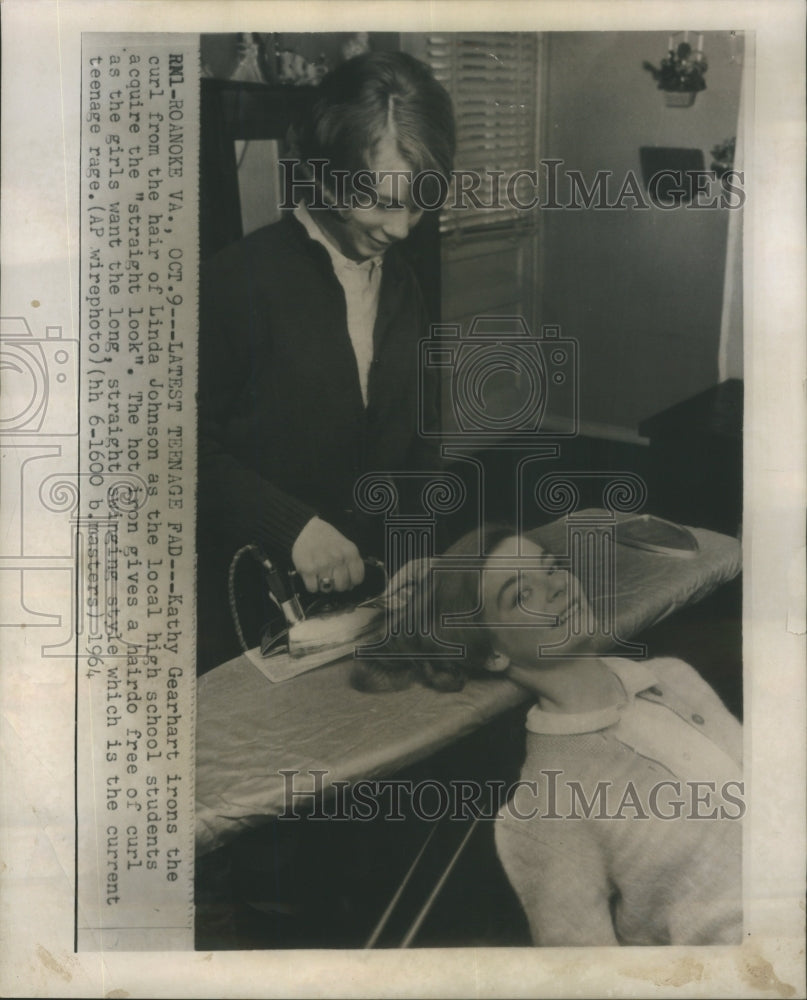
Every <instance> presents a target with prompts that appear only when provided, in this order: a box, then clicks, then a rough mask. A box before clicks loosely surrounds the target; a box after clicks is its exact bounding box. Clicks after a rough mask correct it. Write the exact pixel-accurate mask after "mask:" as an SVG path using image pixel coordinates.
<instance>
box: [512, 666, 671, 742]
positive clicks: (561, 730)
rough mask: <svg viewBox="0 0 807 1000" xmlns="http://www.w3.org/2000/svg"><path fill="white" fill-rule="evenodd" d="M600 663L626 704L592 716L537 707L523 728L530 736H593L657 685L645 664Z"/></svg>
mask: <svg viewBox="0 0 807 1000" xmlns="http://www.w3.org/2000/svg"><path fill="white" fill-rule="evenodd" d="M603 662H604V663H605V664H606V666H607V667H608V669H609V670H610V671H611V673H612V674H614V675H615V676H616V677H617V678H618V680H619V681H620V683H621V684H622V687H623V688H624V689H625V694H626V696H627V701H622V702H617V703H615V704H613V705H606V706H605V708H597V709H594V710H593V711H591V712H545V711H543V709H541V708H539V707H538V705H533V707H532V708H531V709H530V710H529V712H528V713H527V721H526V726H527V729H528V730H529V732H531V733H543V734H552V735H556V736H557V735H567V736H571V735H576V734H580V733H596V732H599V731H600V730H601V729H607V728H608V727H609V726H613V725H614V724H615V723H617V722H619V716H620V713H621V712H622V710H623V709H624V708H625V707H626V705H627V704H628V702H630V701H632V700H633V699H634V698H635V697H636V695H637V694H638V693H639V692H640V691H646V690H647V689H648V688H650V687H653V686H654V685H655V684H656V683H657V678H656V675H655V674H654V673H653V671H652V670H651V669H650V668H649V667H648V666H647V664H645V663H639V662H637V661H635V660H623V659H620V658H619V657H615V656H610V657H604V658H603Z"/></svg>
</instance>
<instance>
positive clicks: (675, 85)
mask: <svg viewBox="0 0 807 1000" xmlns="http://www.w3.org/2000/svg"><path fill="white" fill-rule="evenodd" d="M688 35H689V32H686V33H685V35H684V41H683V42H679V43H678V45H677V46H675V47H674V46H673V36H672V35H671V36H670V48H669V52H668V53H667V56H666V57H665V58H664V59H662V61H661V65H660V66H653V64H652V63H649V62H644V63H643V64H642V65H643V66H644V68H645V69H646V70H647V71H648V73H650V74H652V76H653V79H654V80H655V81H656V84H657V86H658V89H659V90H662V91H664V103H665V104H666V106H667V107H668V108H691V107H692V105H693V104H694V103H695V98H696V96H697V95H698V92H699V91H701V90H705V89H706V81H705V80H704V78H703V75H704V73H705V72H706V70H707V68H708V66H707V63H706V57H705V56H704V54H703V49H702V46H703V35H698V47H697V49H696V50H695V51H693V49H692V46H691V45H690V44H689V42H688V41H687V40H686V39H687V37H688Z"/></svg>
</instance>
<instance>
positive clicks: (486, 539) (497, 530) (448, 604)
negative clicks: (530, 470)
mask: <svg viewBox="0 0 807 1000" xmlns="http://www.w3.org/2000/svg"><path fill="white" fill-rule="evenodd" d="M515 534H516V532H515V531H514V530H513V528H511V527H509V526H507V525H500V524H490V525H484V526H483V527H482V528H474V529H473V530H472V531H469V532H468V533H467V534H465V535H463V536H462V538H460V539H459V540H458V541H457V542H455V543H454V544H453V545H452V546H450V547H449V548H448V549H447V550H446V553H445V555H446V556H459V557H467V559H468V568H467V569H465V568H463V569H456V568H451V569H440V568H439V558H438V560H437V561H436V564H435V567H436V568H435V571H434V572H427V573H425V574H421V575H420V576H419V578H418V579H417V580H416V582H415V583H414V584H413V588H412V591H411V592H410V596H409V600H414V601H417V602H421V601H422V602H424V603H422V604H421V603H419V604H418V606H420V607H423V606H426V607H430V608H431V609H432V610H433V618H434V621H432V622H431V632H432V634H433V635H434V636H435V637H436V638H437V639H439V640H440V641H441V642H444V643H450V644H452V645H462V646H463V647H464V654H463V655H462V656H459V657H457V658H456V659H443V658H440V659H430V658H429V655H428V654H429V651H430V650H431V649H433V643H430V642H429V637H428V636H424V635H419V634H418V635H405V634H401V633H397V634H396V633H395V632H393V633H392V635H391V636H390V640H389V642H388V645H387V650H388V652H389V653H390V654H394V658H393V657H392V656H390V657H389V658H378V659H375V660H357V661H356V664H355V666H354V668H353V672H352V675H351V684H352V685H353V686H354V687H355V688H357V689H358V690H360V691H400V690H403V689H404V688H407V687H409V686H410V685H411V684H412V682H413V681H415V680H417V681H420V683H422V684H425V685H426V686H427V687H432V688H435V689H437V690H438V691H459V690H461V688H462V687H463V686H464V684H465V681H466V680H467V679H468V678H469V677H481V676H484V675H485V673H486V671H485V669H484V664H485V660H486V659H487V657H488V656H489V655H490V653H491V652H492V646H491V642H490V632H489V630H488V629H486V628H479V627H470V628H466V627H463V625H461V624H459V625H444V624H443V622H442V618H443V616H444V615H451V614H468V613H471V612H474V611H476V610H477V609H478V608H479V607H480V603H481V573H480V570H481V568H482V566H483V564H484V562H485V559H486V557H487V556H488V555H490V553H491V552H493V550H494V549H496V548H497V547H498V546H499V545H501V543H502V542H503V541H504V540H505V539H507V538H512V537H513V535H515ZM406 654H408V655H406Z"/></svg>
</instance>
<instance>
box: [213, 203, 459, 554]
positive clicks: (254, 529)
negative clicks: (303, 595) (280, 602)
mask: <svg viewBox="0 0 807 1000" xmlns="http://www.w3.org/2000/svg"><path fill="white" fill-rule="evenodd" d="M200 320H201V330H200V342H199V522H200V532H204V534H205V535H208V533H211V532H212V533H214V534H216V535H220V536H223V537H224V538H226V539H227V540H228V541H229V542H230V543H231V544H232V546H233V548H234V547H236V546H238V545H241V544H244V543H245V542H250V541H255V542H259V543H261V544H262V545H264V546H266V547H267V548H268V549H270V550H272V551H275V552H281V553H283V552H285V553H288V552H290V550H291V547H292V544H293V543H294V540H295V539H296V537H297V535H298V534H299V533H300V531H301V530H302V528H303V527H304V525H305V524H306V522H307V521H308V520H309V519H310V518H311V517H312V516H313V515H314V514H319V515H320V516H321V517H323V518H324V519H325V520H327V521H330V522H331V523H333V524H334V525H336V526H337V527H338V528H339V529H340V530H342V531H344V532H345V533H346V534H347V535H348V536H349V537H352V538H353V540H354V541H356V542H357V543H358V544H360V547H361V542H362V534H363V531H364V528H365V527H366V526H363V524H362V521H363V519H362V518H361V517H359V516H357V515H356V514H355V513H354V501H353V488H354V484H355V482H356V480H357V479H358V478H359V477H360V476H361V475H362V474H363V473H365V472H368V471H375V470H379V471H394V470H411V469H420V468H422V469H425V470H429V469H432V468H435V466H436V465H437V464H438V463H437V458H436V448H435V447H434V446H433V445H430V444H427V443H426V442H425V441H424V440H423V439H422V438H420V437H419V435H418V419H419V418H418V401H417V393H418V389H417V387H418V365H419V346H418V341H419V340H420V339H421V338H423V337H426V336H428V319H427V316H426V311H425V307H424V305H423V300H422V297H421V294H420V290H419V287H418V285H417V282H416V280H415V278H414V275H413V274H412V272H411V270H410V268H409V266H408V264H407V263H406V262H405V261H404V260H403V258H402V257H401V256H400V255H399V253H398V252H397V250H396V248H392V249H390V250H388V251H387V253H386V255H385V257H384V266H383V273H382V283H381V292H380V301H379V309H378V317H377V320H376V324H375V330H374V334H373V343H374V360H373V363H372V367H371V369H370V376H369V386H368V404H367V408H366V409H365V407H364V405H363V402H362V397H361V389H360V387H359V378H358V370H357V366H356V360H355V356H354V353H353V347H352V345H351V342H350V337H349V334H348V329H347V316H346V307H345V297H344V292H343V290H342V286H341V285H340V284H339V281H338V280H337V278H336V276H335V274H334V272H333V267H332V265H331V262H330V259H329V257H328V254H327V252H326V251H325V249H324V247H322V246H320V245H319V244H318V243H316V242H315V241H313V240H311V238H310V237H309V236H308V234H307V233H306V232H305V230H304V229H303V227H302V226H301V225H300V223H299V222H297V220H296V219H294V218H292V217H288V218H286V219H284V220H282V221H281V222H278V223H276V224H275V225H272V226H267V227H265V228H263V229H260V230H258V231H257V232H255V233H253V234H251V235H250V236H248V237H246V238H245V239H243V240H241V241H239V242H238V243H235V244H233V245H231V246H229V247H227V248H226V249H225V250H224V251H222V252H221V253H219V254H218V255H216V257H214V258H213V259H212V260H211V261H210V262H209V263H208V264H207V265H206V266H205V267H204V268H203V270H202V273H201V280H200ZM423 409H424V411H425V421H426V422H427V424H428V425H429V427H430V429H433V428H434V427H436V426H437V423H438V419H439V415H438V390H437V384H436V380H433V379H431V377H429V381H428V387H427V399H426V401H425V405H424V408H423ZM375 520H377V518H376V519H375ZM372 534H374V535H375V534H376V532H372ZM363 554H364V555H369V554H372V553H368V552H365V553H363ZM379 554H380V553H379Z"/></svg>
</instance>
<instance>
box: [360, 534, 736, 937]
mask: <svg viewBox="0 0 807 1000" xmlns="http://www.w3.org/2000/svg"><path fill="white" fill-rule="evenodd" d="M481 535H482V537H480V532H478V531H475V532H473V533H471V534H469V535H467V536H465V537H464V538H463V539H462V540H460V542H458V543H457V544H456V545H455V546H453V547H452V549H451V550H450V551H449V553H447V555H451V556H467V557H468V558H469V565H470V566H472V567H473V568H470V569H456V568H446V569H439V560H438V561H437V563H436V567H437V568H435V570H434V572H432V573H428V572H423V571H422V567H421V572H420V573H419V574H415V576H414V577H413V579H412V580H411V581H410V584H409V586H408V588H407V597H408V601H410V602H411V601H413V600H414V601H416V602H417V601H418V600H419V599H423V598H424V596H427V597H428V598H431V599H433V604H432V607H433V609H434V615H433V617H434V621H435V624H434V625H433V632H434V633H435V634H436V635H437V636H438V637H439V638H440V639H441V640H442V641H445V642H451V643H461V644H462V645H463V646H464V647H465V654H464V656H463V657H462V658H461V659H459V660H453V661H446V660H433V661H429V660H428V659H425V658H422V655H423V649H424V648H425V643H426V640H425V639H423V638H420V639H418V638H415V637H410V638H409V639H408V640H401V641H402V643H408V644H409V646H408V649H409V651H411V653H412V654H413V659H412V660H411V661H404V663H403V665H402V661H401V660H399V659H395V660H387V661H382V662H377V663H375V664H363V663H361V661H359V664H358V665H357V668H356V673H355V675H354V683H355V684H356V686H357V687H360V688H362V689H364V690H390V689H396V688H400V687H403V686H406V685H407V684H408V683H410V682H411V680H412V678H413V677H418V678H419V679H420V680H421V682H423V683H425V684H427V685H430V686H432V687H436V688H438V689H442V690H457V689H459V688H461V687H462V685H463V683H464V680H465V678H466V676H467V677H471V676H479V675H480V674H485V673H490V674H495V675H498V676H499V677H507V678H509V679H510V680H512V681H515V682H516V683H517V684H519V685H521V686H522V687H524V688H525V689H527V690H528V691H529V692H530V694H531V695H532V697H533V698H534V704H533V706H532V707H531V708H530V709H529V712H528V714H527V720H526V728H527V753H526V758H525V760H524V764H523V767H522V770H521V778H522V783H521V784H520V785H519V786H518V790H517V792H516V793H515V795H514V796H513V798H512V799H511V800H510V801H509V802H508V803H507V804H506V805H505V806H504V807H503V808H502V809H501V810H500V812H499V817H498V818H497V821H496V823H497V826H496V838H495V839H496V848H497V852H498V855H499V858H500V860H501V863H502V865H503V866H504V869H505V871H506V873H507V876H508V878H509V880H510V882H511V884H512V886H513V888H514V890H515V891H516V893H517V895H518V897H519V898H520V900H521V904H522V906H523V908H524V910H525V912H526V915H527V918H528V920H529V924H530V929H531V933H532V937H533V941H534V943H535V944H536V945H556V946H564V945H607V944H620V945H662V944H703V945H707V944H734V943H738V942H739V941H740V938H741V932H742V911H741V882H740V868H741V855H740V849H741V824H740V822H738V820H739V819H740V818H741V817H742V815H743V813H744V811H745V807H744V804H743V800H742V791H743V789H742V784H741V743H742V731H741V726H740V724H739V722H738V721H737V720H736V719H735V718H734V717H733V716H732V715H731V714H730V713H729V712H728V710H727V709H726V708H725V707H724V705H723V704H722V702H721V701H720V699H719V698H718V696H717V695H716V694H715V692H714V691H713V690H712V689H711V687H710V686H709V685H708V684H707V683H706V682H705V681H704V680H703V679H702V678H701V677H700V675H699V674H698V673H697V672H696V671H695V670H693V668H692V667H690V666H688V665H687V664H686V663H683V662H682V661H680V660H676V659H668V658H663V659H655V660H652V659H651V660H648V661H645V662H637V661H631V660H624V659H617V658H609V657H595V656H590V655H589V656H584V655H580V656H577V657H572V658H564V659H554V660H553V659H549V658H547V656H546V653H545V651H544V653H542V654H541V655H539V651H538V647H539V645H541V646H545V645H546V644H547V643H551V642H553V641H558V639H562V638H563V637H564V636H565V635H566V632H567V628H568V624H567V623H574V622H581V621H582V622H585V621H586V620H587V616H588V615H589V614H590V613H591V612H590V608H589V606H588V604H587V602H586V599H585V596H584V595H583V593H582V590H581V588H580V584H579V582H578V581H577V579H576V578H574V577H573V576H572V575H571V574H570V573H569V572H568V571H566V570H561V569H559V568H557V567H556V566H553V565H551V563H549V562H548V561H547V560H548V557H546V554H545V553H544V551H543V549H542V548H541V547H540V546H539V545H538V544H537V543H536V542H535V541H533V540H531V539H530V538H529V537H527V536H522V537H515V536H514V535H513V533H512V531H511V530H509V529H504V528H498V527H496V528H490V527H489V528H486V529H484V531H483V532H481ZM480 545H481V547H480ZM479 552H485V553H488V554H489V556H488V557H487V558H486V559H479V558H476V559H475V560H474V558H473V557H474V556H475V555H476V554H477V553H479ZM539 556H543V557H545V558H544V559H541V560H538V559H536V558H534V557H539ZM537 564H540V565H537ZM418 588H420V594H419V595H418V593H417V591H418ZM424 590H428V595H425V594H424ZM410 606H411V604H410ZM474 611H476V613H475V614H474V618H473V621H474V624H475V625H476V626H477V627H466V626H465V625H460V624H454V625H448V624H446V623H445V621H444V619H443V624H440V620H441V616H445V615H446V614H451V613H465V614H467V613H469V612H474ZM539 615H543V616H546V615H550V616H553V617H551V618H549V619H547V618H546V617H544V618H541V617H536V616H539ZM589 620H590V619H589ZM547 621H549V622H550V623H554V624H547ZM480 625H481V626H482V627H479V626H480Z"/></svg>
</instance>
